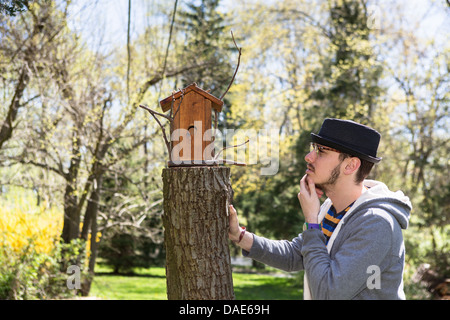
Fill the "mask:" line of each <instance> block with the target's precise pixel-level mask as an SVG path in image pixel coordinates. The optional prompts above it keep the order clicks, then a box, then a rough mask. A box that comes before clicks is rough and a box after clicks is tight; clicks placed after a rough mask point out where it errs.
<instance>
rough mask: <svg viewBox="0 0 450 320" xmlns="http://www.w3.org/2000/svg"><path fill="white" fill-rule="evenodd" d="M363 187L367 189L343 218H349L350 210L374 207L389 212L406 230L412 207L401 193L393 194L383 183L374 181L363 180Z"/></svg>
mask: <svg viewBox="0 0 450 320" xmlns="http://www.w3.org/2000/svg"><path fill="white" fill-rule="evenodd" d="M364 185H365V186H366V187H368V188H369V189H368V190H366V191H364V192H363V193H362V194H361V196H360V197H359V198H358V200H356V202H355V203H354V205H353V206H352V208H351V209H350V210H349V212H348V213H347V214H346V215H345V216H344V218H347V217H348V216H351V211H354V210H352V209H356V208H358V211H359V210H361V209H364V208H365V207H371V208H374V207H375V208H381V209H383V210H386V211H387V212H389V213H390V214H391V215H392V216H393V217H394V218H395V219H396V220H397V221H398V223H399V224H400V226H401V228H402V229H406V228H408V224H409V217H410V212H411V209H412V206H411V201H410V200H409V198H408V197H407V196H405V194H404V193H403V192H402V191H396V192H393V191H391V190H389V188H388V187H387V186H386V185H385V184H384V183H382V182H379V181H375V180H364Z"/></svg>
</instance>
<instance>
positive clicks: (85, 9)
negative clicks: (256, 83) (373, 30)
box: [71, 0, 450, 49]
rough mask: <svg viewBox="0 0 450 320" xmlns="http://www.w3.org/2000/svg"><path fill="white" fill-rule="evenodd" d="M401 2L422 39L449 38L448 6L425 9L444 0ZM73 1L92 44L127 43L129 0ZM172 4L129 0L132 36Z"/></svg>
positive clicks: (77, 25) (75, 23)
mask: <svg viewBox="0 0 450 320" xmlns="http://www.w3.org/2000/svg"><path fill="white" fill-rule="evenodd" d="M254 1H255V0H254ZM265 1H266V0H265ZM390 1H393V0H378V1H371V2H369V3H372V7H374V8H375V9H377V8H380V9H381V10H384V6H385V5H386V4H387V3H389V2H390ZM186 2H187V0H179V1H178V10H179V9H180V7H181V6H183V5H184V4H185V3H186ZM238 2H239V0H238ZM247 2H248V0H247ZM255 2H256V1H255ZM274 2H276V1H274ZM402 2H403V3H404V5H403V8H404V15H402V16H401V17H398V19H399V21H400V20H401V21H403V22H404V23H407V24H408V23H413V21H415V20H417V19H418V18H421V19H422V20H423V21H422V27H421V28H420V29H419V30H418V32H419V33H421V34H423V36H424V37H425V38H428V37H430V38H431V37H436V36H439V37H445V39H444V38H442V39H441V41H444V40H445V41H447V40H448V34H449V33H450V9H448V10H442V9H436V8H434V9H431V10H429V9H428V8H429V3H430V2H436V3H439V2H444V0H395V1H394V3H402ZM72 3H73V6H72V11H71V27H72V28H74V29H77V30H81V31H82V32H83V34H84V36H85V39H86V40H87V41H88V43H90V45H91V46H94V47H95V46H96V45H98V43H99V41H102V45H103V46H104V47H106V48H108V49H109V48H113V47H115V46H118V45H119V46H120V45H121V44H123V45H125V44H126V39H127V21H128V16H127V14H128V0H77V1H73V2H72ZM161 3H162V4H161ZM221 4H222V7H223V8H224V10H226V9H227V8H231V7H232V6H233V5H236V0H234V1H231V0H222V1H221ZM173 6H174V1H157V0H132V1H131V11H132V12H131V37H132V38H135V37H136V36H137V35H138V34H139V33H140V32H141V31H142V30H143V29H144V26H146V25H149V24H151V23H162V19H166V18H165V16H164V15H161V16H159V17H155V16H152V17H149V16H147V14H146V13H147V12H149V11H159V10H160V11H161V12H164V11H165V12H166V13H168V14H170V13H171V12H172V10H173ZM151 9H153V10H151ZM374 17H375V18H376V17H377V11H375V13H374ZM380 23H381V24H382V23H383V20H382V19H380ZM92 36H94V37H92Z"/></svg>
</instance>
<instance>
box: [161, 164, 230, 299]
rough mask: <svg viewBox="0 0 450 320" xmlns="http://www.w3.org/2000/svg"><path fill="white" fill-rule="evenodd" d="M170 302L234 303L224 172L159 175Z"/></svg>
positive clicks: (227, 175) (226, 175) (227, 186)
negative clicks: (228, 301) (217, 301)
mask: <svg viewBox="0 0 450 320" xmlns="http://www.w3.org/2000/svg"><path fill="white" fill-rule="evenodd" d="M162 176H163V183H164V215H163V224H164V229H165V230H164V242H165V247H166V279H167V280H166V281H167V298H168V299H169V300H181V299H182V300H211V299H213V300H219V299H227V300H230V299H234V290H233V278H232V273H231V260H230V251H229V247H228V227H229V221H228V204H230V203H231V200H232V197H233V190H232V187H231V184H230V168H228V167H171V168H166V169H163V173H162Z"/></svg>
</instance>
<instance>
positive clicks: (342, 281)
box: [229, 119, 411, 299]
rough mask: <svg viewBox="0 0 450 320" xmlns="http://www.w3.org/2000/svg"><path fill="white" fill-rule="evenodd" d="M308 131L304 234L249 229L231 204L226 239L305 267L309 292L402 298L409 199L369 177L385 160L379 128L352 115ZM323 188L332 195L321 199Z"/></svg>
mask: <svg viewBox="0 0 450 320" xmlns="http://www.w3.org/2000/svg"><path fill="white" fill-rule="evenodd" d="M311 138H312V143H311V151H310V152H309V153H308V154H307V155H306V156H305V160H306V162H307V170H306V174H305V176H304V177H303V178H302V179H301V181H300V192H299V194H298V199H299V202H300V205H301V207H302V211H303V214H304V216H305V221H306V222H305V225H304V227H303V233H301V234H299V235H298V237H296V238H294V239H293V240H292V241H287V240H280V241H277V240H269V239H266V238H263V237H260V236H257V235H254V234H252V233H249V232H246V230H245V228H241V227H240V226H239V222H238V218H237V214H236V210H235V209H234V207H233V206H232V205H231V206H230V230H229V238H230V239H231V240H233V241H234V242H236V243H237V244H238V245H239V246H240V247H241V248H242V249H243V255H244V256H247V257H250V258H253V259H255V260H258V261H260V262H262V263H265V264H267V265H270V266H273V267H275V268H279V269H283V270H286V271H298V270H305V288H304V298H305V299H405V295H404V292H403V266H404V261H405V248H404V243H403V237H402V229H406V228H407V227H408V221H409V214H410V211H411V202H410V201H409V199H408V197H406V196H404V194H403V193H402V192H401V191H397V192H392V191H390V190H389V189H388V188H387V187H386V185H385V184H383V183H381V182H378V181H373V180H364V179H365V178H366V177H367V176H368V174H369V172H370V170H371V168H372V167H373V165H374V164H375V163H378V162H379V161H380V160H381V158H378V157H377V156H376V153H377V149H378V144H379V142H380V134H379V133H378V132H377V131H375V130H373V129H372V128H369V127H367V126H364V125H361V124H358V123H356V122H353V121H348V120H339V119H325V121H324V122H323V124H322V127H321V129H320V131H319V133H318V134H314V133H311ZM324 193H325V194H326V196H327V197H328V199H326V200H325V202H324V203H323V204H322V205H320V201H319V197H321V196H322V194H324Z"/></svg>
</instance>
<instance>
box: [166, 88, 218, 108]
mask: <svg viewBox="0 0 450 320" xmlns="http://www.w3.org/2000/svg"><path fill="white" fill-rule="evenodd" d="M191 91H194V92H195V93H197V94H199V95H202V96H203V97H205V98H206V99H208V100H210V101H211V107H212V108H213V109H214V110H216V111H217V112H221V111H222V107H223V101H222V100H220V99H219V98H216V97H215V96H213V95H212V94H210V93H209V92H207V91H205V90H203V89H201V88H199V87H197V84H196V83H195V82H194V83H192V84H190V85H189V86H187V87H186V88H184V89H181V90H180V91H178V92H175V93H173V94H172V95H170V96H168V97H167V98H165V99H163V100H161V101H160V102H159V104H160V105H161V108H162V110H163V111H164V112H166V111H168V110H170V107H171V105H172V99H174V100H177V99H178V98H180V97H181V95H186V94H187V93H189V92H191Z"/></svg>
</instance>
